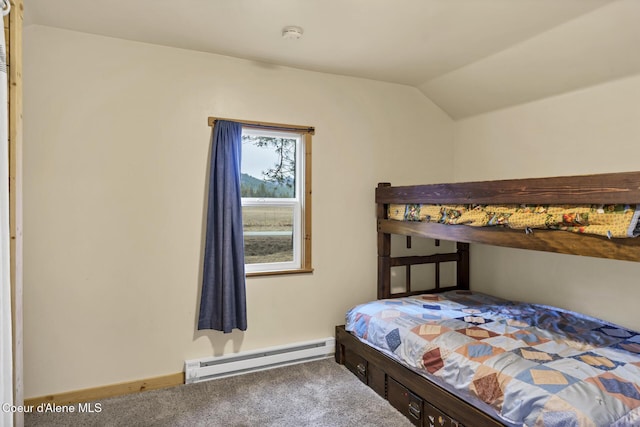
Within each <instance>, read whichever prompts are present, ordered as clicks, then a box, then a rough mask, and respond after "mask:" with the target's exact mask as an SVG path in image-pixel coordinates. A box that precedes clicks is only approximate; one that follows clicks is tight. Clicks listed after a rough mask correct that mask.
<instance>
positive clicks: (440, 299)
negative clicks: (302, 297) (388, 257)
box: [346, 291, 640, 427]
mask: <svg viewBox="0 0 640 427" xmlns="http://www.w3.org/2000/svg"><path fill="white" fill-rule="evenodd" d="M346 320H347V322H346V330H347V331H350V332H351V333H353V334H354V335H355V336H357V337H358V338H359V339H361V340H362V341H364V342H366V343H368V344H369V345H371V346H373V347H374V348H377V349H379V350H381V351H382V352H383V353H385V354H387V355H389V356H390V357H392V358H394V359H396V360H398V361H400V362H401V363H403V364H405V365H406V366H408V367H410V368H412V369H413V370H415V371H417V372H419V373H421V374H422V375H424V376H425V377H427V378H429V379H430V380H431V381H433V382H434V383H436V384H438V385H440V386H441V387H443V388H445V389H446V390H448V391H450V392H452V393H454V394H456V395H457V396H459V397H461V398H462V399H464V400H466V401H469V402H471V403H472V404H474V405H475V406H478V407H479V408H481V409H482V410H484V411H485V412H487V413H488V414H490V415H492V416H493V417H494V418H496V419H498V420H500V421H501V422H503V423H505V424H507V425H516V426H569V425H571V426H573V425H576V426H577V425H579V426H616V427H621V426H640V334H639V333H636V332H633V331H630V330H628V329H625V328H622V327H620V326H616V325H613V324H610V323H607V322H605V321H603V320H599V319H595V318H592V317H588V316H584V315H581V314H577V313H574V312H570V311H566V310H562V309H558V308H555V307H549V306H543V305H536V304H526V303H519V302H513V301H506V300H503V299H499V298H495V297H491V296H488V295H484V294H480V293H476V292H470V291H450V292H445V293H441V294H429V295H420V296H415V297H408V298H401V299H389V300H378V301H374V302H371V303H368V304H363V305H359V306H357V307H355V308H353V309H352V310H350V311H349V312H348V313H347V319H346Z"/></svg>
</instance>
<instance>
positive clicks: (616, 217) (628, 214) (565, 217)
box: [387, 204, 640, 238]
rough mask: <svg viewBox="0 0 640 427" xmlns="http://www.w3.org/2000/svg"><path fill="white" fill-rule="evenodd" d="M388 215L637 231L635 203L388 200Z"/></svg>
mask: <svg viewBox="0 0 640 427" xmlns="http://www.w3.org/2000/svg"><path fill="white" fill-rule="evenodd" d="M387 212H388V217H389V219H393V220H398V221H425V222H435V223H439V224H450V225H469V226H472V227H491V226H500V227H508V228H513V229H517V230H533V229H549V230H564V231H571V232H574V233H583V234H596V235H600V236H607V237H609V238H612V237H613V238H624V237H637V236H638V235H640V221H639V219H640V207H639V206H638V205H580V206H578V205H429V204H424V205H423V204H409V205H398V204H391V205H389V207H388V211H387Z"/></svg>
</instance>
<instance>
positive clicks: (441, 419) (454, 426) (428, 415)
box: [423, 402, 464, 427]
mask: <svg viewBox="0 0 640 427" xmlns="http://www.w3.org/2000/svg"><path fill="white" fill-rule="evenodd" d="M423 409H424V415H423V416H424V427H464V426H463V425H462V424H460V423H458V422H457V421H455V420H452V419H451V418H449V416H448V415H446V414H445V413H444V412H442V411H440V410H439V409H438V408H436V407H435V406H432V405H430V404H428V403H427V402H424V405H423Z"/></svg>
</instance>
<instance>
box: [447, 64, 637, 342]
mask: <svg viewBox="0 0 640 427" xmlns="http://www.w3.org/2000/svg"><path fill="white" fill-rule="evenodd" d="M639 106H640V76H634V77H630V78H626V79H622V80H617V81H613V82H609V83H606V84H602V85H598V86H594V87H591V88H588V89H584V90H580V91H576V92H572V93H568V94H565V95H561V96H556V97H552V98H548V99H545V100H541V101H537V102H533V103H530V104H526V105H521V106H517V107H513V108H509V109H505V110H502V111H497V112H493V113H488V114H484V115H480V116H476V117H473V118H469V119H466V120H463V121H459V122H457V123H456V136H455V154H454V159H455V178H456V181H469V180H485V179H506V178H527V177H538V176H558V175H579V174H590V173H604V172H622V171H634V170H638V169H639V166H638V164H639V162H640V144H639V143H638V141H640V108H639ZM472 251H473V252H472V258H471V259H472V265H471V268H472V286H473V287H474V289H479V290H483V291H487V292H490V293H493V294H497V295H502V296H506V297H511V298H517V299H524V300H528V301H532V302H541V303H547V304H554V305H559V306H562V307H567V308H570V309H575V310H577V311H580V312H583V313H587V314H592V315H597V316H598V317H601V318H604V319H607V320H609V321H613V322H617V323H619V324H622V325H624V326H627V327H632V328H634V329H636V330H640V318H639V317H638V314H637V311H638V301H640V286H638V278H639V277H640V264H638V263H632V262H625V261H610V260H600V259H595V258H581V257H575V256H569V255H557V254H545V253H536V252H532V251H524V250H514V249H503V248H494V247H488V246H480V245H476V246H474V247H473V248H472Z"/></svg>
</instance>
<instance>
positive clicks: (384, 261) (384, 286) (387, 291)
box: [376, 182, 391, 299]
mask: <svg viewBox="0 0 640 427" xmlns="http://www.w3.org/2000/svg"><path fill="white" fill-rule="evenodd" d="M390 186H391V184H390V183H388V182H381V183H379V184H378V188H381V187H390ZM376 217H377V221H378V299H384V298H389V296H390V295H391V235H390V234H388V233H384V232H382V231H380V221H381V220H385V219H387V205H386V204H384V203H378V205H377V207H376Z"/></svg>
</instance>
